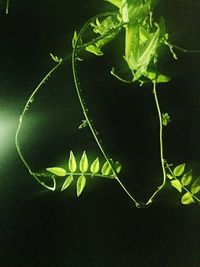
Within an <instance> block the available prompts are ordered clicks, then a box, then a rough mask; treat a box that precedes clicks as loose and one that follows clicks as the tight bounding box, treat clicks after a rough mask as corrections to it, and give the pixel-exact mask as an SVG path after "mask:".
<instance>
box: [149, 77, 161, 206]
mask: <svg viewBox="0 0 200 267" xmlns="http://www.w3.org/2000/svg"><path fill="white" fill-rule="evenodd" d="M156 85H157V82H156V80H155V81H153V95H154V99H155V103H156V108H157V112H158V118H159V125H160V133H159V139H160V162H161V166H162V173H163V181H162V184H161V185H160V186H159V187H158V189H157V190H156V191H155V192H154V193H153V195H152V196H151V197H150V198H149V200H148V201H147V203H146V204H147V205H149V204H150V203H152V201H153V199H154V197H155V196H156V195H157V193H158V192H159V191H160V190H161V189H162V188H163V187H164V185H165V183H166V171H165V160H164V157H163V123H162V114H161V111H160V106H159V101H158V97H157V92H156Z"/></svg>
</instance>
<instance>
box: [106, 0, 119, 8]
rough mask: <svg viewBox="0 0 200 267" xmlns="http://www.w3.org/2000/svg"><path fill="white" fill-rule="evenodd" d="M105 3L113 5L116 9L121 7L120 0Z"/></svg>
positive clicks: (108, 0)
mask: <svg viewBox="0 0 200 267" xmlns="http://www.w3.org/2000/svg"><path fill="white" fill-rule="evenodd" d="M105 1H107V2H110V3H111V4H113V5H115V6H116V7H118V8H120V6H121V0H105Z"/></svg>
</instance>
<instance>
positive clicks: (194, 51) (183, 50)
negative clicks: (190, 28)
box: [172, 44, 200, 53]
mask: <svg viewBox="0 0 200 267" xmlns="http://www.w3.org/2000/svg"><path fill="white" fill-rule="evenodd" d="M172 47H173V48H176V49H177V50H180V51H182V52H184V53H200V49H198V50H189V49H185V48H182V47H180V46H177V45H173V44H172Z"/></svg>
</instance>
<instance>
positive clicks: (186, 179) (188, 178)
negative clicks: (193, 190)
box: [181, 170, 192, 186]
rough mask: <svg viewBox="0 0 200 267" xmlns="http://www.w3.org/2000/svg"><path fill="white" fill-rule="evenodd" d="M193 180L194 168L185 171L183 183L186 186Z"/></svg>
mask: <svg viewBox="0 0 200 267" xmlns="http://www.w3.org/2000/svg"><path fill="white" fill-rule="evenodd" d="M191 181H192V170H190V171H188V172H187V173H185V174H184V175H183V177H182V178H181V183H182V184H183V185H185V186H186V185H189V184H190V183H191Z"/></svg>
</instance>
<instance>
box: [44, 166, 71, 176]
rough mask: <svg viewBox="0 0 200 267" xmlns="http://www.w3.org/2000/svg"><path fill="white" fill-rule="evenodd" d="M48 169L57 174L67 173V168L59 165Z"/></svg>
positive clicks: (63, 174)
mask: <svg viewBox="0 0 200 267" xmlns="http://www.w3.org/2000/svg"><path fill="white" fill-rule="evenodd" d="M46 170H47V171H49V172H51V173H53V174H55V175H57V176H65V175H66V174H67V172H66V170H65V169H63V168H59V167H52V168H47V169H46Z"/></svg>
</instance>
